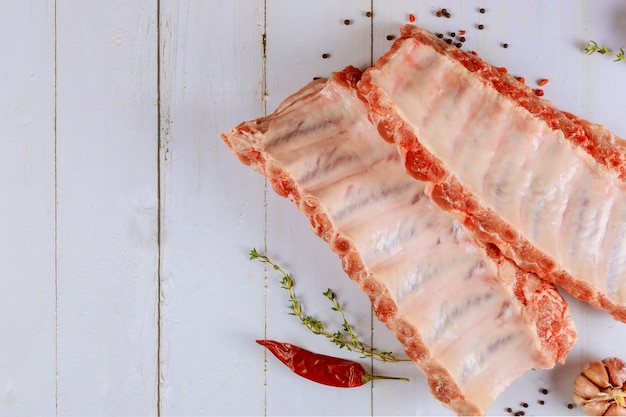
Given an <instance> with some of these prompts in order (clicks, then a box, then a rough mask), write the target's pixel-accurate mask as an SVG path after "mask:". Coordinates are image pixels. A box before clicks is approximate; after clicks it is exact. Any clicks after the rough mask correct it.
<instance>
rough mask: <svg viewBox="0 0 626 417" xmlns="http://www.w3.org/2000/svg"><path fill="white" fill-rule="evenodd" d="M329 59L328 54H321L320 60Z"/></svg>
mask: <svg viewBox="0 0 626 417" xmlns="http://www.w3.org/2000/svg"><path fill="white" fill-rule="evenodd" d="M329 57H330V54H322V58H324V59H326V58H329Z"/></svg>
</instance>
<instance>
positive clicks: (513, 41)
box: [373, 0, 626, 415]
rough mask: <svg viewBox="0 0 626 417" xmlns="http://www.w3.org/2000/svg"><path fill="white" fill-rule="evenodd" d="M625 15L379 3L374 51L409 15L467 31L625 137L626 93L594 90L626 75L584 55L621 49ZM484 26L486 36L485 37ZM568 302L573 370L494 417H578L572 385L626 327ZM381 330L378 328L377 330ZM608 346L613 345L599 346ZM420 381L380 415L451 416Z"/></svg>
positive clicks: (383, 47) (528, 390)
mask: <svg viewBox="0 0 626 417" xmlns="http://www.w3.org/2000/svg"><path fill="white" fill-rule="evenodd" d="M444 7H445V8H447V9H448V11H450V12H451V14H452V17H451V18H450V19H445V18H438V17H436V15H435V13H436V11H437V10H440V9H441V8H444ZM480 7H484V8H485V9H486V13H484V14H481V13H479V12H478V9H479V8H480ZM620 10H623V4H621V3H619V2H606V3H603V4H602V7H597V4H596V3H593V5H592V3H591V2H588V1H578V2H576V3H575V4H573V3H572V2H568V1H559V2H553V1H533V2H515V1H502V2H489V1H479V2H472V3H471V4H469V3H467V2H461V1H446V2H444V1H435V2H432V1H421V0H420V1H412V2H406V1H402V0H397V1H383V0H375V1H374V34H373V40H374V46H373V50H374V55H375V58H378V57H379V56H380V55H382V54H383V53H384V52H386V51H387V50H388V48H389V41H388V40H387V39H386V36H387V35H388V34H390V33H391V34H396V35H397V33H398V31H399V28H400V26H402V25H403V24H406V23H408V14H409V13H413V14H414V15H415V17H416V22H415V24H417V25H420V26H422V27H424V28H426V29H429V30H431V31H433V32H439V33H442V34H444V35H445V36H446V38H448V37H449V33H450V32H456V33H457V36H458V32H459V30H460V29H465V30H466V31H467V33H466V35H465V37H466V42H465V43H464V45H463V49H467V50H475V51H477V52H478V53H479V54H480V55H481V57H483V58H484V59H486V60H488V61H489V62H491V63H493V64H495V65H499V66H505V67H507V68H508V70H509V72H512V73H514V74H516V75H522V76H524V77H525V78H526V80H527V83H528V84H529V85H532V86H533V87H534V88H539V86H538V85H537V84H536V83H537V80H539V79H541V78H548V79H549V80H550V82H549V83H548V84H547V85H546V86H544V87H543V89H544V90H545V93H546V97H547V98H549V99H550V100H552V101H553V102H554V103H555V104H556V105H557V106H559V107H560V108H562V109H564V110H567V111H571V112H573V113H576V114H578V115H581V116H584V117H589V118H590V119H591V120H594V121H597V122H600V123H606V124H607V125H609V127H611V128H612V129H613V130H614V131H615V132H616V133H618V134H621V135H623V134H624V126H623V123H621V124H620V123H619V122H617V119H620V120H621V116H619V112H615V111H614V110H613V108H614V106H618V107H619V105H618V104H617V102H616V100H617V98H618V97H620V96H623V94H621V91H622V90H623V89H624V88H626V87H625V86H624V85H623V83H612V84H611V86H612V87H611V89H612V90H615V93H613V92H611V93H610V94H608V92H607V91H606V90H604V89H600V88H594V80H600V79H603V80H619V79H621V78H620V74H621V73H619V71H620V69H622V70H623V68H621V67H620V66H618V65H614V64H613V63H609V62H607V61H606V60H602V59H600V58H603V57H593V58H591V57H587V56H585V54H584V53H582V48H583V47H584V44H585V43H586V41H587V40H588V39H587V36H591V34H593V36H591V37H592V38H593V37H595V38H597V39H601V40H603V41H608V40H610V39H613V40H614V41H615V35H614V32H615V30H616V29H615V26H611V25H607V24H606V22H607V21H611V15H619V11H620ZM478 24H483V25H484V26H485V28H484V29H483V30H478V28H477V27H476V25H478ZM617 40H618V41H619V37H618V38H617ZM503 43H508V48H503V46H502V44H503ZM590 58H591V59H590ZM611 64H613V65H611ZM620 129H621V131H620ZM566 298H567V300H568V302H569V304H570V308H571V311H572V314H573V316H574V319H575V322H576V325H577V328H578V331H579V341H578V342H577V344H576V346H575V348H574V350H573V351H572V353H571V354H570V356H569V358H568V362H567V364H566V366H561V365H558V366H557V367H556V368H555V369H554V370H551V371H535V372H527V373H526V374H525V375H524V376H522V377H521V378H520V379H518V380H517V381H515V382H514V383H513V384H512V385H511V386H510V387H509V388H508V389H507V390H506V391H505V392H504V393H503V394H502V395H501V396H500V398H499V399H498V400H497V401H496V402H495V403H494V405H493V406H492V407H491V409H490V411H489V413H490V414H491V415H501V414H503V413H505V412H506V411H505V409H506V408H507V407H512V408H513V409H514V410H515V411H517V410H520V409H522V408H521V407H520V403H522V402H527V403H529V408H528V409H524V410H525V412H526V413H527V414H529V413H531V414H542V415H559V414H566V413H571V411H569V410H568V409H567V408H566V405H567V404H568V403H570V402H571V381H573V379H574V377H575V376H576V374H577V373H578V372H580V369H582V366H583V364H584V363H585V362H586V361H587V360H588V359H590V358H595V359H599V358H602V357H605V356H611V355H612V354H611V353H610V352H611V350H612V349H611V345H612V346H615V344H619V343H620V342H619V341H618V339H619V340H623V334H624V331H625V330H624V329H625V328H626V325H624V324H623V323H619V322H616V321H615V320H613V319H612V318H610V317H608V316H607V315H606V314H603V313H601V312H599V311H597V310H594V309H592V308H590V307H589V306H588V305H586V304H583V303H581V302H579V301H577V300H574V299H573V298H572V297H569V296H566ZM379 327H380V326H379V325H375V329H378V328H379ZM617 329H620V330H617ZM376 334H378V333H376ZM383 334H384V333H383ZM607 338H608V340H612V342H609V343H603V344H601V345H599V344H598V343H597V341H598V340H607ZM414 380H415V382H416V383H417V384H418V385H419V386H418V387H417V389H415V390H413V395H414V396H417V398H416V400H415V401H410V400H407V399H410V398H411V392H410V391H411V389H409V387H408V386H401V387H399V388H398V389H393V390H390V389H387V387H386V386H385V387H379V388H380V389H377V390H375V395H374V399H373V403H374V407H373V408H374V414H375V415H408V414H418V415H430V414H438V415H439V414H450V412H449V411H448V410H445V409H443V408H441V406H440V405H439V404H437V403H436V402H435V401H434V400H432V399H430V398H429V395H428V394H427V392H426V390H425V385H424V384H423V382H422V381H423V378H422V377H420V376H417V377H416V378H415V379H414ZM565 381H568V382H566V383H565ZM540 388H549V389H550V395H549V397H542V395H541V394H539V390H540ZM415 393H417V394H415ZM392 399H397V400H396V401H393V400H392ZM540 399H543V400H544V401H545V404H544V405H539V404H538V402H537V401H538V400H540Z"/></svg>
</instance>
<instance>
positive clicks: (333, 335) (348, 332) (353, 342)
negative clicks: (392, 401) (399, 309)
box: [250, 249, 408, 362]
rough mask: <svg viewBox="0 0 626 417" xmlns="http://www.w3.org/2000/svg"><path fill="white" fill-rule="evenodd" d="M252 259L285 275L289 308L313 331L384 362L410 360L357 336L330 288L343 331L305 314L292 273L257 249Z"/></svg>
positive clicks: (328, 295) (351, 349) (329, 296)
mask: <svg viewBox="0 0 626 417" xmlns="http://www.w3.org/2000/svg"><path fill="white" fill-rule="evenodd" d="M250 260H258V261H259V262H262V263H265V264H268V265H270V266H271V267H272V268H273V269H274V270H275V271H278V272H280V273H281V274H282V275H283V277H282V278H281V280H280V285H281V287H282V288H284V289H285V290H287V293H288V294H289V303H290V304H289V309H290V310H291V313H290V314H292V315H294V316H296V317H298V318H299V319H300V322H301V323H302V324H303V325H304V326H305V327H306V328H307V329H309V330H310V331H311V332H312V333H314V334H319V335H322V336H324V337H326V338H327V339H329V340H330V341H331V342H333V343H334V344H336V345H337V346H339V347H340V348H346V349H347V350H349V351H351V352H357V353H360V354H362V355H363V356H364V357H367V358H372V359H376V360H379V361H382V362H400V361H408V359H401V358H398V357H397V356H396V355H394V354H393V353H392V352H379V351H378V350H376V349H375V348H373V347H372V348H368V347H367V346H365V345H364V344H363V343H362V342H361V341H360V340H359V338H358V337H357V335H356V333H355V332H354V330H353V329H352V326H351V325H350V323H348V320H347V318H346V315H345V313H344V311H343V309H342V308H341V305H340V304H339V302H338V301H337V297H336V295H335V293H334V292H333V291H332V290H331V289H330V288H329V289H328V290H326V291H325V292H324V293H323V295H324V296H325V297H326V298H328V299H329V300H330V302H331V304H332V307H331V309H332V310H333V311H336V312H338V313H339V314H340V315H341V319H342V321H343V323H342V329H343V331H342V330H337V331H336V332H331V331H330V330H328V328H327V327H326V325H325V324H324V323H322V322H321V321H320V320H317V319H315V318H314V317H313V316H310V315H307V314H304V311H303V308H302V304H301V303H300V301H298V299H297V298H296V294H295V292H294V291H293V287H294V285H295V284H294V281H293V278H291V275H289V274H288V273H287V272H285V271H284V270H283V269H282V268H281V267H280V266H278V265H277V264H276V263H274V262H273V261H272V260H271V259H270V258H269V257H267V256H266V255H261V254H260V253H259V252H258V251H257V250H256V249H252V250H251V251H250Z"/></svg>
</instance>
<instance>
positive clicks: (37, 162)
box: [0, 0, 626, 416]
mask: <svg viewBox="0 0 626 417" xmlns="http://www.w3.org/2000/svg"><path fill="white" fill-rule="evenodd" d="M442 7H445V8H447V9H448V10H449V11H450V12H451V14H452V17H451V18H450V19H445V18H437V17H436V16H435V15H434V13H435V11H436V10H438V9H440V8H442ZM479 7H484V8H485V9H486V13H485V14H480V13H478V8H479ZM368 11H369V12H373V16H372V17H368V16H367V15H366V13H367V12H368ZM409 13H413V14H414V15H415V17H416V22H415V23H416V24H418V25H421V26H423V27H425V28H427V29H431V30H434V31H441V32H449V31H458V30H460V29H465V30H467V34H466V38H467V42H466V43H465V46H464V48H465V49H473V50H476V51H478V52H479V53H480V55H481V56H483V57H484V58H486V59H487V60H489V61H490V62H492V63H494V64H496V65H500V66H506V67H507V68H508V69H509V71H510V72H512V73H515V74H519V75H523V76H525V77H526V79H527V80H528V81H527V82H528V83H530V84H534V83H536V80H538V79H540V78H548V79H550V82H549V84H548V85H546V86H545V87H544V89H545V91H546V97H547V98H549V99H551V100H553V101H554V102H555V103H556V104H557V105H559V106H560V107H561V108H562V109H564V110H567V111H570V112H573V113H576V114H578V115H581V116H583V117H586V118H589V119H591V120H593V121H595V122H597V123H602V124H605V125H606V126H607V127H609V128H610V129H611V130H613V131H614V132H615V133H617V134H618V135H620V136H626V123H624V111H623V109H624V101H623V100H624V98H625V97H626V82H625V81H626V63H614V62H612V61H611V59H610V58H609V57H607V56H586V55H585V54H584V53H583V52H582V48H583V47H584V45H585V44H586V42H587V41H588V40H590V39H594V40H596V41H598V42H600V43H606V44H608V45H609V46H611V47H613V48H619V47H620V46H626V4H625V3H624V2H623V1H620V0H601V1H596V0H579V1H573V0H561V1H554V0H543V1H540V0H527V1H521V0H520V1H513V0H510V1H493V0H492V1H489V0H476V1H460V0H449V1H439V0H436V1H426V0H341V1H339V0H314V1H312V0H307V1H304V0H221V1H218V0H195V1H193V0H132V1H130V0H129V1H126V0H124V1H122V0H116V1H110V0H81V1H70V0H32V1H28V2H26V1H8V0H5V1H2V2H0V39H1V40H2V44H1V46H0V48H1V50H2V53H0V195H1V196H2V197H1V201H0V236H1V238H0V272H1V274H2V276H1V279H0V331H1V333H0V334H2V343H1V344H0V415H2V416H13V415H63V416H65V415H68V416H71V415H134V416H140V415H164V416H165V415H168V416H170V415H172V416H173V415H178V416H180V415H262V414H267V415H413V414H444V415H449V414H450V412H449V411H448V410H446V409H444V408H443V407H441V406H440V405H439V403H437V402H436V401H434V400H432V399H431V397H430V395H429V394H428V392H427V389H426V384H425V382H424V378H423V377H422V376H421V374H420V373H419V371H417V369H416V368H414V366H413V365H412V364H410V363H403V364H383V365H379V364H374V370H375V371H378V372H384V373H385V374H395V375H403V376H409V377H411V382H409V383H406V382H390V381H383V382H377V383H375V384H371V385H367V386H365V387H362V388H358V389H352V390H341V389H333V388H328V387H324V386H318V385H315V384H312V383H310V382H308V381H306V380H304V379H301V378H299V377H297V376H295V375H293V374H291V373H290V372H289V371H288V370H287V369H286V368H284V367H283V366H282V365H280V364H279V363H278V362H277V361H276V360H274V358H273V357H270V356H267V355H266V353H265V351H264V349H263V348H262V347H260V346H258V345H257V344H255V343H254V340H255V339H259V338H275V339H279V340H284V341H289V342H292V343H295V344H299V345H302V346H305V347H307V348H309V349H311V350H315V351H318V352H321V353H326V354H330V355H333V356H343V357H346V358H350V359H353V360H361V359H359V357H358V355H354V354H350V353H349V352H346V351H340V350H339V349H338V348H337V347H336V346H335V345H333V344H331V343H329V342H328V341H327V340H325V339H324V338H321V337H320V336H315V335H313V334H311V333H309V332H308V331H307V330H306V329H305V328H304V327H302V326H301V325H300V324H299V322H298V321H297V319H295V318H294V317H292V316H290V315H288V312H289V310H288V308H287V305H288V302H287V297H286V293H285V292H284V290H282V289H281V288H280V286H279V284H278V279H279V276H278V275H277V274H275V273H274V271H265V270H264V268H263V265H261V264H259V263H255V262H250V261H249V260H248V256H247V255H248V252H249V250H250V249H251V248H252V247H256V248H258V249H259V250H260V251H262V252H266V253H268V254H269V255H270V256H271V257H272V258H273V259H274V260H276V261H277V262H279V263H280V264H281V265H282V266H283V267H284V268H285V269H287V270H288V271H290V272H292V273H293V277H294V280H295V281H296V291H297V293H298V294H299V296H300V298H301V300H302V302H303V303H304V305H305V307H306V309H307V311H308V312H309V313H311V314H314V315H315V316H317V317H319V318H321V319H323V320H324V321H325V322H327V323H328V325H329V326H331V327H333V326H337V325H338V324H339V322H338V320H337V317H336V314H334V313H333V312H332V311H331V310H330V305H329V304H328V300H326V299H325V298H324V297H323V296H322V295H321V293H322V292H323V291H325V290H326V289H327V288H329V287H330V288H332V289H333V290H334V291H335V292H336V293H337V296H338V298H339V301H340V302H341V303H342V305H343V306H344V309H345V310H346V311H347V313H348V317H349V320H350V321H351V322H352V323H353V324H354V326H355V328H356V330H357V331H358V333H359V335H360V336H361V337H362V338H363V339H364V340H365V341H367V342H368V343H370V342H371V343H373V344H374V345H375V346H376V347H378V348H380V349H385V350H388V349H389V350H394V351H399V349H400V348H399V344H398V342H396V341H395V339H394V338H393V336H391V335H390V333H389V332H388V331H387V330H386V329H385V328H384V326H382V325H381V324H380V323H378V322H376V321H375V319H373V318H372V315H371V313H370V308H369V304H368V301H367V299H366V297H365V296H364V295H362V294H361V293H360V292H359V291H358V290H357V288H356V286H355V285H354V284H352V283H351V282H350V281H349V280H348V278H347V277H346V276H345V274H344V273H343V271H342V270H341V267H340V264H339V260H338V259H337V258H336V256H335V255H333V254H332V253H331V252H330V251H329V250H328V248H327V247H326V245H325V244H324V243H323V242H322V241H321V240H320V239H318V238H317V237H315V236H314V235H313V233H312V232H310V230H309V226H308V222H307V220H306V219H305V218H304V217H303V216H301V215H300V214H299V213H298V212H297V211H296V209H295V208H294V207H293V206H292V204H291V203H290V202H288V201H286V200H284V199H281V198H279V197H277V196H275V195H274V194H273V192H272V191H271V189H270V188H269V187H267V186H266V184H265V182H264V180H263V178H262V177H261V176H260V175H259V174H257V173H254V172H252V171H251V170H250V169H249V168H247V167H244V166H243V165H241V164H240V163H239V162H238V161H237V160H236V159H235V158H234V156H232V155H231V154H230V153H229V151H228V150H227V149H226V147H225V145H224V144H223V143H222V141H221V139H220V138H219V132H222V131H225V130H227V129H228V128H230V126H231V125H233V124H237V123H239V122H240V121H243V120H249V119H252V118H255V117H259V116H262V115H264V114H267V113H270V112H271V111H273V110H274V108H275V107H276V106H277V105H278V104H279V103H280V101H281V100H282V99H284V98H285V97H286V96H287V95H289V94H291V93H292V92H294V91H296V90H297V89H298V88H300V87H301V86H303V85H304V84H305V83H307V82H308V81H309V80H311V79H312V78H313V77H316V76H326V75H329V74H330V73H331V72H332V71H334V70H339V69H341V68H343V67H344V66H345V65H348V64H353V65H356V66H359V67H361V68H366V67H367V66H369V65H370V64H371V63H372V62H373V61H374V60H375V59H376V58H377V57H379V56H380V55H381V54H382V53H384V52H385V51H386V50H387V48H388V47H389V45H390V44H391V41H389V40H387V36H388V35H397V33H398V29H399V27H400V26H401V25H402V24H404V23H406V22H407V20H408V14H409ZM345 19H348V20H349V21H350V22H349V23H350V24H348V25H346V24H344V20H345ZM479 23H482V24H484V25H485V29H484V30H482V31H481V30H478V29H477V28H476V25H477V24H479ZM503 42H506V43H508V44H509V47H508V48H506V49H505V48H503V47H502V46H501V44H502V43H503ZM322 54H329V57H328V58H326V59H323V58H322ZM568 299H569V298H568ZM571 309H572V311H573V314H574V316H575V319H576V323H577V327H578V330H579V333H580V337H579V341H578V342H577V345H576V347H575V349H574V351H573V352H572V354H571V356H570V358H569V360H568V363H567V364H566V365H565V366H558V367H557V368H556V369H554V370H552V371H550V372H544V371H536V372H530V373H527V374H526V375H525V376H524V377H523V378H521V379H520V380H518V381H517V382H516V383H515V384H514V385H512V386H511V387H510V388H509V389H508V390H507V391H506V392H505V393H504V394H503V395H502V397H501V398H500V399H499V400H498V401H497V402H496V404H494V406H493V407H492V409H491V410H490V413H491V414H506V412H505V411H504V410H505V407H509V406H510V407H512V408H513V409H514V410H520V409H522V408H521V407H520V402H524V401H525V402H527V403H528V404H529V408H527V409H525V411H526V413H527V415H530V414H552V415H556V414H560V415H562V414H580V413H581V410H580V409H578V408H575V409H573V410H569V409H567V408H566V404H567V403H568V402H570V401H571V389H572V388H571V383H572V380H573V377H574V376H575V375H576V374H577V373H578V372H579V370H580V368H581V366H582V364H583V363H584V362H585V361H586V360H587V359H590V358H594V359H596V358H602V357H604V356H620V355H621V356H623V357H626V349H625V348H624V341H626V326H625V325H624V324H621V323H617V322H615V321H613V320H612V319H611V318H609V317H607V316H606V315H605V314H602V313H601V312H598V311H595V310H592V309H590V308H588V307H587V306H585V305H582V304H581V303H578V302H576V301H572V303H571ZM362 362H363V363H364V364H365V365H367V366H369V365H370V364H369V362H368V361H365V360H362ZM542 387H546V388H549V389H550V393H549V394H548V395H547V396H542V395H541V394H539V392H538V390H539V389H540V388H542ZM539 399H543V400H545V405H543V406H540V405H538V404H537V400H539Z"/></svg>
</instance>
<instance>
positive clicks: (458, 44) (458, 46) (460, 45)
mask: <svg viewBox="0 0 626 417" xmlns="http://www.w3.org/2000/svg"><path fill="white" fill-rule="evenodd" d="M454 46H456V47H457V48H460V47H462V46H463V44H462V43H461V42H457V43H455V44H454Z"/></svg>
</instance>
